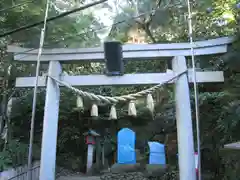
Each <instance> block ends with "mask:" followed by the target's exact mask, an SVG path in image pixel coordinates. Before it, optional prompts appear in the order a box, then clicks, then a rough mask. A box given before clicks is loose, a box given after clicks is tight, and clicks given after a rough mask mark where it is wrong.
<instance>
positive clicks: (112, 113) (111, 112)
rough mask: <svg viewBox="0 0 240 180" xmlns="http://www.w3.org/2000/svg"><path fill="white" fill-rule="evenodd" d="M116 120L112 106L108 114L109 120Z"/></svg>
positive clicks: (115, 111) (114, 108) (113, 106)
mask: <svg viewBox="0 0 240 180" xmlns="http://www.w3.org/2000/svg"><path fill="white" fill-rule="evenodd" d="M111 119H113V120H116V119H117V110H116V107H115V105H112V107H111V110H110V114H109V120H111Z"/></svg>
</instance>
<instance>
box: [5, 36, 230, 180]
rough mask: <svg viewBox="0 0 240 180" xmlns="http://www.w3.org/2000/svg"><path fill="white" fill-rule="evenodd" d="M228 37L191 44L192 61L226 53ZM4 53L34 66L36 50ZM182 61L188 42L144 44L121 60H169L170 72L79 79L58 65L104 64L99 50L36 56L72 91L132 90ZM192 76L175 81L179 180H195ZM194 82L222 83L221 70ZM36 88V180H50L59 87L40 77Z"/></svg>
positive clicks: (126, 49) (181, 67)
mask: <svg viewBox="0 0 240 180" xmlns="http://www.w3.org/2000/svg"><path fill="white" fill-rule="evenodd" d="M231 42H232V38H229V37H223V38H218V39H212V40H207V41H199V42H195V43H194V52H195V55H196V56H199V55H210V54H220V53H225V52H227V45H228V44H229V43H231ZM8 52H9V53H13V54H14V60H16V61H22V62H24V63H27V62H32V63H34V62H35V63H36V59H37V53H38V50H31V49H26V48H20V47H16V46H9V47H8ZM185 56H191V45H190V44H189V43H173V44H151V45H150V44H147V45H145V44H144V45H140V44H138V45H124V46H123V58H124V59H125V60H129V61H131V60H146V59H147V60H149V59H153V58H155V59H156V58H158V57H173V59H172V67H173V73H144V74H125V75H123V76H115V77H109V76H105V75H80V76H62V69H61V63H73V62H74V61H77V62H81V61H88V62H93V61H94V62H104V52H103V48H82V49H65V48H59V49H45V50H43V53H42V56H41V62H42V63H49V69H48V74H49V75H50V76H52V77H55V78H57V79H59V80H62V81H64V82H67V83H68V84H70V85H72V86H97V85H136V84H139V85H140V84H142V85H143V84H160V83H163V82H165V81H167V80H169V79H171V78H173V77H174V76H175V75H176V74H178V73H181V72H184V71H186V70H187V65H186V59H185ZM192 79H193V74H192V71H191V70H189V71H188V74H184V75H182V76H181V77H179V78H178V79H177V80H176V83H175V99H176V119H177V134H178V154H179V170H180V179H181V180H189V179H190V180H195V179H196V174H195V173H196V172H195V159H194V142H193V130H192V117H191V107H190V95H189V82H190V83H191V82H192V81H193V80H192ZM196 79H197V82H198V83H205V82H223V81H224V77H223V72H222V71H204V72H196ZM35 81H36V78H35V77H18V78H17V79H16V87H34V86H35ZM38 86H41V87H45V86H46V88H47V90H46V102H45V111H44V124H43V135H42V151H41V167H40V180H54V179H55V166H56V144H57V131H58V113H59V98H60V88H59V85H58V84H57V83H56V82H55V81H54V80H53V79H51V78H48V79H47V83H46V77H43V76H42V77H40V78H39V81H38Z"/></svg>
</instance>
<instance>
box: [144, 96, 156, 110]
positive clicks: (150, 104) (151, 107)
mask: <svg viewBox="0 0 240 180" xmlns="http://www.w3.org/2000/svg"><path fill="white" fill-rule="evenodd" d="M146 103H147V108H148V109H149V110H150V111H151V112H152V113H153V112H154V101H153V97H152V94H148V95H147V102H146Z"/></svg>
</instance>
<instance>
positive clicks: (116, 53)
mask: <svg viewBox="0 0 240 180" xmlns="http://www.w3.org/2000/svg"><path fill="white" fill-rule="evenodd" d="M104 56H105V63H106V68H107V72H106V74H107V75H108V76H121V75H123V74H124V63H123V56H122V45H121V43H120V42H118V41H108V42H104Z"/></svg>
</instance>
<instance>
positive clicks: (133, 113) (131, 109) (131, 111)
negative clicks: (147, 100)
mask: <svg viewBox="0 0 240 180" xmlns="http://www.w3.org/2000/svg"><path fill="white" fill-rule="evenodd" d="M128 115H129V116H137V110H136V106H135V103H134V101H130V102H129V105H128Z"/></svg>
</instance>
